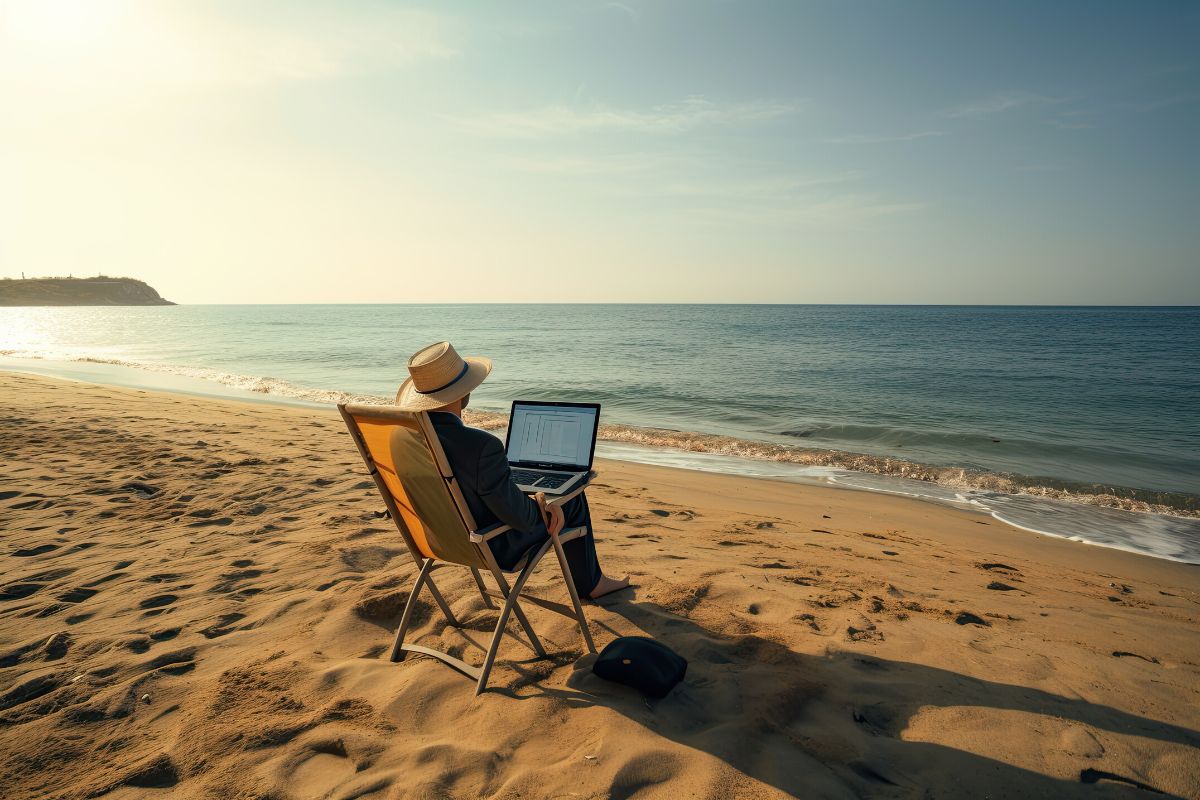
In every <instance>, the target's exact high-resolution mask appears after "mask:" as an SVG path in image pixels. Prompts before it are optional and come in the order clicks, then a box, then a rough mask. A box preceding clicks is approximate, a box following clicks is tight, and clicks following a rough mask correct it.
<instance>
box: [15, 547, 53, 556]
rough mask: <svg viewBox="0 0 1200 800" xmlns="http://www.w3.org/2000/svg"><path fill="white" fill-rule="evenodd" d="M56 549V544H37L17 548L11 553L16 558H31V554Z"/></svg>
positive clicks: (37, 554)
mask: <svg viewBox="0 0 1200 800" xmlns="http://www.w3.org/2000/svg"><path fill="white" fill-rule="evenodd" d="M57 549H58V545H56V544H39V545H38V546H37V547H30V548H26V549H23V550H17V551H15V552H14V553H13V555H14V556H16V557H17V558H32V557H33V556H40V555H42V554H43V553H49V552H50V551H51V550H57Z"/></svg>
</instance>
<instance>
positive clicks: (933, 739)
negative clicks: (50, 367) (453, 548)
mask: <svg viewBox="0 0 1200 800" xmlns="http://www.w3.org/2000/svg"><path fill="white" fill-rule="evenodd" d="M0 409H2V411H3V413H2V414H0V455H2V466H0V531H2V533H0V537H2V538H0V565H2V569H3V577H2V578H0V787H4V790H3V792H2V793H3V795H4V796H5V797H6V798H31V797H55V798H58V797H63V798H74V797H79V798H83V797H97V796H106V797H112V798H148V797H179V798H205V797H214V798H217V797H219V798H262V799H263V800H265V799H266V798H289V797H290V798H311V797H329V798H400V797H504V798H509V797H512V798H515V797H524V798H530V797H595V798H600V797H620V798H628V797H672V798H673V797H711V798H720V797H771V796H787V795H800V796H805V797H862V796H867V797H960V796H989V797H1028V796H1035V797H1074V796H1080V797H1084V796H1086V797H1096V796H1104V797H1108V796H1111V797H1134V796H1139V795H1142V794H1145V796H1157V795H1153V794H1151V793H1150V789H1151V788H1152V789H1155V790H1158V791H1162V792H1166V793H1169V794H1172V795H1176V796H1181V797H1200V777H1198V776H1200V711H1198V710H1197V709H1198V708H1200V590H1198V587H1200V580H1198V577H1200V572H1198V570H1197V568H1196V567H1193V566H1188V565H1183V564H1178V563H1173V562H1167V561H1160V560H1155V559H1151V558H1147V557H1143V556H1137V555H1133V554H1129V553H1124V552H1120V551H1115V550H1105V549H1102V548H1096V547H1088V546H1085V545H1080V544H1076V543H1073V542H1068V541H1063V540H1057V539H1053V538H1049V537H1044V536H1039V535H1036V534H1032V533H1028V532H1025V531H1021V530H1017V529H1014V528H1011V527H1008V526H1006V525H1003V524H1002V523H999V522H997V521H995V520H992V519H990V518H988V517H985V516H982V515H977V514H971V513H968V512H963V511H956V510H953V509H947V508H943V507H939V506H935V505H932V504H927V503H922V502H919V501H915V500H911V499H907V498H902V497H892V496H887V495H881V494H872V493H865V492H855V491H848V490H840V489H829V488H822V487H812V486H803V485H798V484H790V483H781V482H772V481H768V480H760V479H753V478H740V477H732V476H721V475H712V474H704V473H697V472H689V471H683V470H673V469H668V468H663V467H649V466H642V465H634V464H628V463H621V462H602V463H601V464H600V465H599V470H600V477H599V478H598V481H597V483H596V484H595V485H594V486H592V487H591V488H590V489H589V497H590V499H591V502H592V507H593V515H594V517H595V522H596V531H597V538H598V548H599V552H600V557H601V560H602V564H603V566H604V568H605V570H606V571H607V572H609V573H611V574H616V575H620V574H630V575H632V576H633V579H634V581H635V583H636V584H637V585H636V588H635V589H633V590H629V591H626V592H623V593H621V594H618V595H615V596H613V597H611V598H606V599H604V600H602V601H600V603H599V604H594V605H589V606H588V607H587V611H588V614H589V619H590V620H591V624H592V631H593V634H594V635H595V637H596V639H597V644H598V645H599V646H601V647H603V646H604V645H605V644H606V643H608V642H609V641H611V640H612V639H613V638H614V637H615V636H618V635H631V634H643V635H649V636H653V637H655V638H657V639H659V640H660V641H663V642H664V643H666V644H668V645H669V646H670V647H672V648H674V649H675V650H676V651H678V652H679V653H680V654H681V655H683V656H684V657H686V658H687V659H688V660H689V662H690V664H689V668H688V674H687V678H686V680H685V681H684V683H683V684H682V685H681V686H680V687H678V688H677V689H676V690H675V691H674V692H673V693H672V694H671V695H669V696H668V697H666V698H665V699H663V700H654V701H648V700H645V699H643V698H642V697H641V696H640V695H638V694H636V693H635V692H633V691H631V690H628V689H626V688H624V687H621V686H618V685H614V684H609V683H606V682H604V681H602V680H600V679H598V678H596V677H595V676H593V675H592V674H591V673H590V670H589V666H590V664H591V660H592V657H590V656H585V655H584V650H583V648H582V645H581V642H580V640H579V636H578V632H577V631H574V630H573V629H572V625H571V623H570V622H569V621H568V620H566V619H564V618H562V617H559V616H557V615H554V614H551V613H548V612H545V611H543V610H542V609H539V608H538V607H536V606H533V605H528V604H527V610H528V613H529V615H530V617H531V619H532V621H533V623H534V626H535V627H536V628H537V629H538V631H539V633H542V634H543V639H544V641H545V643H546V645H547V649H548V650H549V651H550V654H551V656H550V658H549V659H545V660H539V659H535V658H533V657H532V654H531V653H530V651H529V650H528V648H526V647H525V646H524V645H523V644H522V641H521V640H520V639H517V638H515V637H509V638H508V639H507V640H506V642H505V644H504V646H503V647H502V649H501V655H500V657H501V660H500V663H499V665H498V667H497V669H496V670H495V671H494V672H493V677H492V690H491V691H489V692H488V693H486V694H485V695H483V696H481V697H479V698H474V697H473V687H472V685H471V683H470V682H469V681H468V680H467V679H465V678H463V677H462V676H461V675H459V674H458V673H456V672H454V671H452V670H450V669H449V668H447V667H446V666H444V665H442V664H440V663H438V662H435V661H432V660H430V659H426V658H421V657H410V658H409V659H408V660H406V661H405V662H403V663H401V664H392V663H390V662H388V661H387V659H386V658H385V657H384V651H385V650H386V648H387V646H388V645H389V644H390V641H391V633H390V628H391V627H392V626H393V625H394V624H395V623H396V621H397V619H398V618H399V614H400V612H401V610H402V608H403V604H404V601H405V597H406V595H407V590H408V588H409V586H411V581H412V579H413V577H414V575H415V568H414V566H413V563H412V561H411V559H410V557H409V556H408V554H407V552H406V551H405V549H404V546H403V543H402V541H401V540H400V537H399V536H398V534H397V533H396V532H395V531H394V529H392V528H390V522H389V521H388V520H387V519H384V518H382V516H381V511H382V504H381V502H380V501H379V499H378V498H377V497H376V496H375V494H374V488H373V484H371V482H370V481H369V479H368V478H367V476H366V474H365V472H364V470H363V468H362V465H361V462H360V460H359V458H358V455H357V452H356V451H355V449H354V447H353V445H352V444H351V442H350V440H349V438H348V436H347V435H346V433H345V430H344V428H343V426H342V424H341V421H340V419H339V418H338V417H337V415H336V412H334V411H333V410H332V409H330V410H309V409H302V408H287V407H274V406H266V405H261V404H249V403H238V402H234V401H215V400H207V399H198V398H194V397H189V396H185V395H172V394H163V393H153V392H145V391H139V390H133V389H118V388H111V387H100V386H94V385H90V384H82V383H74V382H69V381H62V380H53V379H48V378H40V377H32V376H28V375H18V374H12V373H0ZM458 572H460V571H452V570H442V571H440V572H439V573H438V582H439V585H440V586H441V588H442V590H443V592H444V593H445V594H446V595H447V597H448V598H449V599H450V602H451V605H452V607H453V609H454V611H455V613H456V614H457V615H458V616H459V617H460V618H462V619H464V620H465V621H466V623H467V625H468V629H467V630H465V631H460V630H457V629H454V628H450V627H448V626H446V624H445V622H444V620H443V619H442V618H441V617H440V615H439V614H438V613H437V610H436V607H435V606H432V604H430V603H429V602H427V601H428V595H425V599H426V602H423V603H421V604H420V605H419V606H418V607H417V609H416V612H415V613H416V620H417V625H416V632H417V637H418V641H420V642H421V643H424V644H428V645H430V646H434V647H439V648H442V649H450V650H451V651H453V652H455V653H456V654H458V655H459V656H460V657H462V658H464V659H465V660H467V661H469V662H472V663H478V662H479V661H481V660H482V651H481V647H482V646H483V645H485V644H486V641H487V630H488V628H489V626H490V621H491V620H492V619H493V617H492V616H491V612H488V611H487V610H486V609H485V608H484V607H483V604H482V601H481V599H480V597H479V595H478V593H477V592H476V591H475V590H474V587H473V584H472V582H471V579H470V576H469V573H467V572H466V571H465V570H462V571H461V574H458ZM531 586H532V592H533V593H534V594H537V595H540V596H542V597H546V598H548V599H553V600H559V601H562V600H565V598H566V592H565V590H564V588H563V586H562V582H561V577H560V576H559V575H558V573H557V572H556V571H555V569H554V562H553V561H552V560H548V561H544V562H543V564H542V566H541V567H540V568H539V570H538V571H537V572H536V573H535V575H534V577H533V579H532V580H531ZM1138 787H1142V788H1141V789H1139V788H1138Z"/></svg>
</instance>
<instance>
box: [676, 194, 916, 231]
mask: <svg viewBox="0 0 1200 800" xmlns="http://www.w3.org/2000/svg"><path fill="white" fill-rule="evenodd" d="M926 207H927V206H926V204H925V203H923V202H915V201H894V200H887V199H884V198H881V197H880V196H879V195H876V194H856V193H845V194H836V195H832V196H829V197H823V198H800V199H796V200H793V201H791V202H787V203H780V204H777V205H771V206H760V207H752V206H747V205H739V206H731V207H728V208H725V207H703V208H693V209H689V210H688V211H687V212H686V215H687V216H688V217H690V218H692V219H694V220H697V221H700V222H704V223H705V224H709V223H723V224H731V225H766V226H772V227H776V226H778V227H791V226H795V225H819V226H829V227H853V226H856V225H860V224H862V223H865V222H869V221H871V220H877V219H881V218H884V217H892V216H897V215H902V214H913V213H917V212H919V211H922V210H924V209H925V208H926Z"/></svg>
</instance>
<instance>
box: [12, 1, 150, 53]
mask: <svg viewBox="0 0 1200 800" xmlns="http://www.w3.org/2000/svg"><path fill="white" fill-rule="evenodd" d="M126 6H127V4H126V3H124V2H119V1H118V0H0V35H2V36H3V38H5V39H12V40H16V41H24V42H29V43H31V44H40V45H73V44H81V43H84V42H87V41H91V40H94V39H97V38H100V37H102V36H104V35H105V33H106V32H107V31H108V30H109V29H110V28H111V27H112V26H113V24H114V23H115V22H117V21H118V19H119V18H120V17H121V16H122V15H123V14H124V12H125V11H126Z"/></svg>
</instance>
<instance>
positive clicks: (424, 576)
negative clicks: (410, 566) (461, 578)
mask: <svg viewBox="0 0 1200 800" xmlns="http://www.w3.org/2000/svg"><path fill="white" fill-rule="evenodd" d="M432 569H433V559H432V558H427V559H425V563H424V564H422V565H421V572H420V574H419V575H417V582H416V583H414V584H413V588H412V591H411V592H409V593H408V602H407V603H405V604H404V615H403V616H402V617H400V628H399V629H398V630H397V631H396V641H395V642H394V643H393V644H392V653H391V655H390V656H388V658H389V659H390V660H392V661H403V660H404V634H406V633H408V626H409V624H410V623H411V622H412V615H413V608H414V607H415V606H416V601H417V595H419V594H420V593H421V587H422V586H423V585H424V584H425V581H426V580H428V579H429V573H430V571H431V570H432ZM429 588H430V589H431V590H432V589H433V584H432V583H430V585H429Z"/></svg>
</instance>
